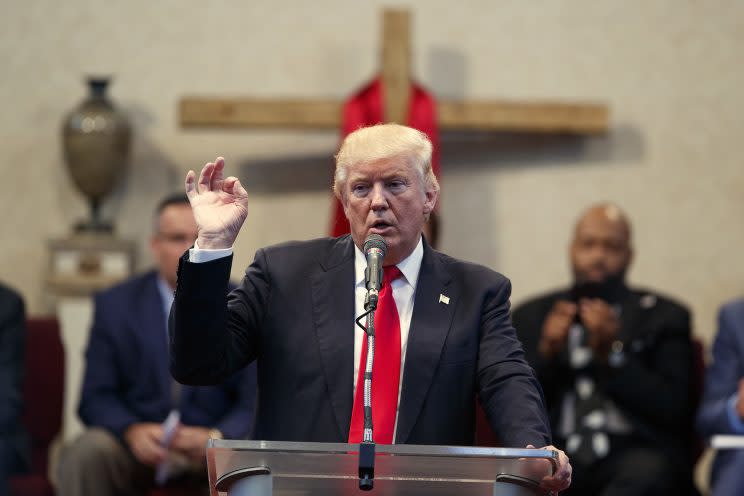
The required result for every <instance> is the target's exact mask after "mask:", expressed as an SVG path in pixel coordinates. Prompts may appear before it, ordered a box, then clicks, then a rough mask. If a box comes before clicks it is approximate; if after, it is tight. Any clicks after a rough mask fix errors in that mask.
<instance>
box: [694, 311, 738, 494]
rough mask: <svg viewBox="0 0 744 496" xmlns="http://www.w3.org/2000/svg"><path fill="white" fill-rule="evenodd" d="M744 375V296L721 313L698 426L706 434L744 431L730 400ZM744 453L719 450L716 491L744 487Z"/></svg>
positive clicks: (732, 491)
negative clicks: (733, 417) (734, 420)
mask: <svg viewBox="0 0 744 496" xmlns="http://www.w3.org/2000/svg"><path fill="white" fill-rule="evenodd" d="M743 377H744V299H739V300H735V301H732V302H729V303H727V304H726V305H724V306H723V307H722V308H721V311H720V312H719V314H718V335H717V336H716V339H715V342H714V344H713V361H712V362H711V364H710V367H708V370H707V372H706V374H705V393H704V394H703V400H702V403H701V405H700V410H699V411H698V418H697V421H698V422H697V423H698V429H699V431H700V432H701V433H702V434H703V435H705V436H712V435H715V434H744V432H742V431H738V430H735V429H734V428H733V427H732V425H731V423H730V422H729V419H728V415H727V404H728V401H729V398H731V397H732V396H733V395H735V394H736V393H737V392H738V390H739V380H740V379H741V378H743ZM742 462H744V456H742V455H741V452H740V451H739V450H719V451H718V452H717V453H716V458H715V461H714V462H713V471H712V473H711V485H712V486H713V488H714V494H732V495H733V494H741V493H742V491H744V463H742Z"/></svg>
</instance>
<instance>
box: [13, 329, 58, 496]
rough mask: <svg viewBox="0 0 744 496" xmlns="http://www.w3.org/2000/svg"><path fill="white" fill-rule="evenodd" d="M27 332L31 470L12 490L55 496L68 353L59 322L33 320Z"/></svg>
mask: <svg viewBox="0 0 744 496" xmlns="http://www.w3.org/2000/svg"><path fill="white" fill-rule="evenodd" d="M26 330H27V334H26V370H25V374H26V376H25V381H24V385H23V399H24V413H23V423H24V425H25V426H26V429H27V430H28V433H29V435H30V437H31V471H30V472H29V473H28V474H25V475H18V476H13V477H11V479H10V487H11V491H12V494H13V495H14V496H53V495H54V489H53V488H52V485H51V483H50V482H49V479H48V477H47V473H48V468H49V444H50V443H51V442H52V440H53V439H54V438H55V437H56V436H57V434H59V431H60V429H61V427H62V405H63V399H64V380H65V352H64V348H63V347H62V340H61V339H60V335H59V324H58V322H57V319H55V318H53V317H52V318H31V319H29V320H28V321H27V323H26Z"/></svg>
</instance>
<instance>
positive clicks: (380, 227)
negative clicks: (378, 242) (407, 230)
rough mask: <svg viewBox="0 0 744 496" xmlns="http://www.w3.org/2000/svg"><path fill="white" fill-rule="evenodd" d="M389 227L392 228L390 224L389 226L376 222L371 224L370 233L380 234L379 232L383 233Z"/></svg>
mask: <svg viewBox="0 0 744 496" xmlns="http://www.w3.org/2000/svg"><path fill="white" fill-rule="evenodd" d="M390 227H392V225H391V224H389V223H387V222H385V221H382V220H380V221H377V222H375V223H374V224H372V225H371V226H370V230H371V231H372V232H381V231H385V230H386V229H388V228H390Z"/></svg>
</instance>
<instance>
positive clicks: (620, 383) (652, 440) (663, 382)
mask: <svg viewBox="0 0 744 496" xmlns="http://www.w3.org/2000/svg"><path fill="white" fill-rule="evenodd" d="M570 299H571V298H570V294H569V290H568V289H566V290H560V291H555V292H552V293H550V294H547V295H544V296H541V297H538V298H535V299H533V300H530V301H528V302H526V303H524V304H522V305H520V306H519V307H518V308H516V309H515V310H514V314H513V319H514V325H515V327H516V328H517V332H518V334H519V337H520V339H521V340H522V342H523V343H524V347H525V353H526V354H527V358H528V361H529V362H530V364H532V366H533V367H534V368H535V370H536V371H537V376H538V378H539V379H540V382H541V384H542V386H543V389H544V391H545V398H546V400H547V403H548V411H549V414H550V420H551V425H552V426H553V429H554V431H553V432H554V434H555V435H556V436H557V432H558V431H557V430H556V429H557V426H558V422H559V420H560V414H561V405H562V401H563V397H564V395H565V394H566V392H567V391H569V390H572V389H573V387H574V385H573V380H574V378H573V373H572V370H571V368H570V367H569V364H568V358H567V354H566V353H564V354H562V355H559V356H558V357H557V358H556V359H553V360H545V359H543V358H542V357H541V356H540V354H539V353H538V351H537V348H538V342H539V340H540V335H541V333H542V325H543V321H544V320H545V317H546V316H547V315H548V313H549V312H550V310H551V308H552V307H553V305H554V304H555V302H556V301H557V300H568V301H570ZM618 303H619V304H620V305H621V308H622V313H621V322H622V323H621V330H620V334H619V339H620V340H621V341H623V343H624V347H623V349H624V350H626V357H627V359H626V363H625V365H623V366H622V367H620V368H618V369H611V368H609V367H605V368H604V369H602V370H599V371H598V372H597V374H598V375H597V376H596V378H597V379H598V381H599V382H598V387H600V388H602V389H603V390H604V391H605V393H606V394H607V395H608V396H609V397H610V398H611V399H612V400H613V402H614V403H615V404H616V405H617V406H618V407H619V408H620V410H621V411H622V412H623V413H624V414H625V415H626V417H627V419H628V420H629V421H630V422H631V424H632V425H633V427H634V429H635V433H634V438H636V439H638V440H639V441H641V442H643V443H644V444H646V445H653V446H659V447H663V449H666V450H667V451H669V452H672V453H674V457H675V458H674V459H675V462H681V461H683V460H684V459H685V458H686V457H687V455H688V454H689V447H688V446H687V444H686V443H687V441H688V440H689V438H690V436H689V429H690V425H691V418H692V415H693V413H692V407H691V399H690V392H691V386H690V372H691V369H692V346H691V343H690V314H689V312H688V311H687V309H686V308H685V307H683V306H682V305H679V304H677V303H674V302H673V301H671V300H669V299H666V298H663V297H661V296H659V295H657V294H654V293H650V292H648V291H642V290H632V289H628V288H625V289H624V290H623V291H622V292H621V295H620V298H619V301H618ZM559 442H562V441H559Z"/></svg>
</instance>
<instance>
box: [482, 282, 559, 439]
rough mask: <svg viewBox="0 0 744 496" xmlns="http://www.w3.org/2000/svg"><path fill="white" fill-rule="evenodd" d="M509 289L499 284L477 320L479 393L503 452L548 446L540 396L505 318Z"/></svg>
mask: <svg viewBox="0 0 744 496" xmlns="http://www.w3.org/2000/svg"><path fill="white" fill-rule="evenodd" d="M510 294H511V283H510V282H509V281H508V280H507V279H502V280H500V281H499V282H498V283H497V284H495V285H494V286H493V287H492V288H491V290H490V291H488V294H487V295H486V298H485V301H484V305H483V312H482V315H481V330H480V347H479V352H478V388H479V394H480V399H481V404H482V405H483V407H484V409H485V411H486V414H487V415H488V419H489V422H490V423H491V426H492V427H493V428H494V431H495V432H496V435H497V436H498V437H499V439H501V440H502V442H503V443H504V445H505V446H511V447H525V446H526V445H528V444H532V445H534V446H536V447H540V446H546V445H548V444H550V428H549V424H548V419H547V415H546V411H545V403H544V400H543V396H542V390H541V389H540V385H539V383H538V382H537V379H536V378H535V375H534V373H533V371H532V368H531V367H530V366H529V365H528V364H527V362H526V361H525V357H524V351H523V350H522V345H521V344H520V343H519V340H518V339H517V336H516V332H515V330H514V327H512V324H511V320H510V317H509V307H510V304H509V296H510Z"/></svg>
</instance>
